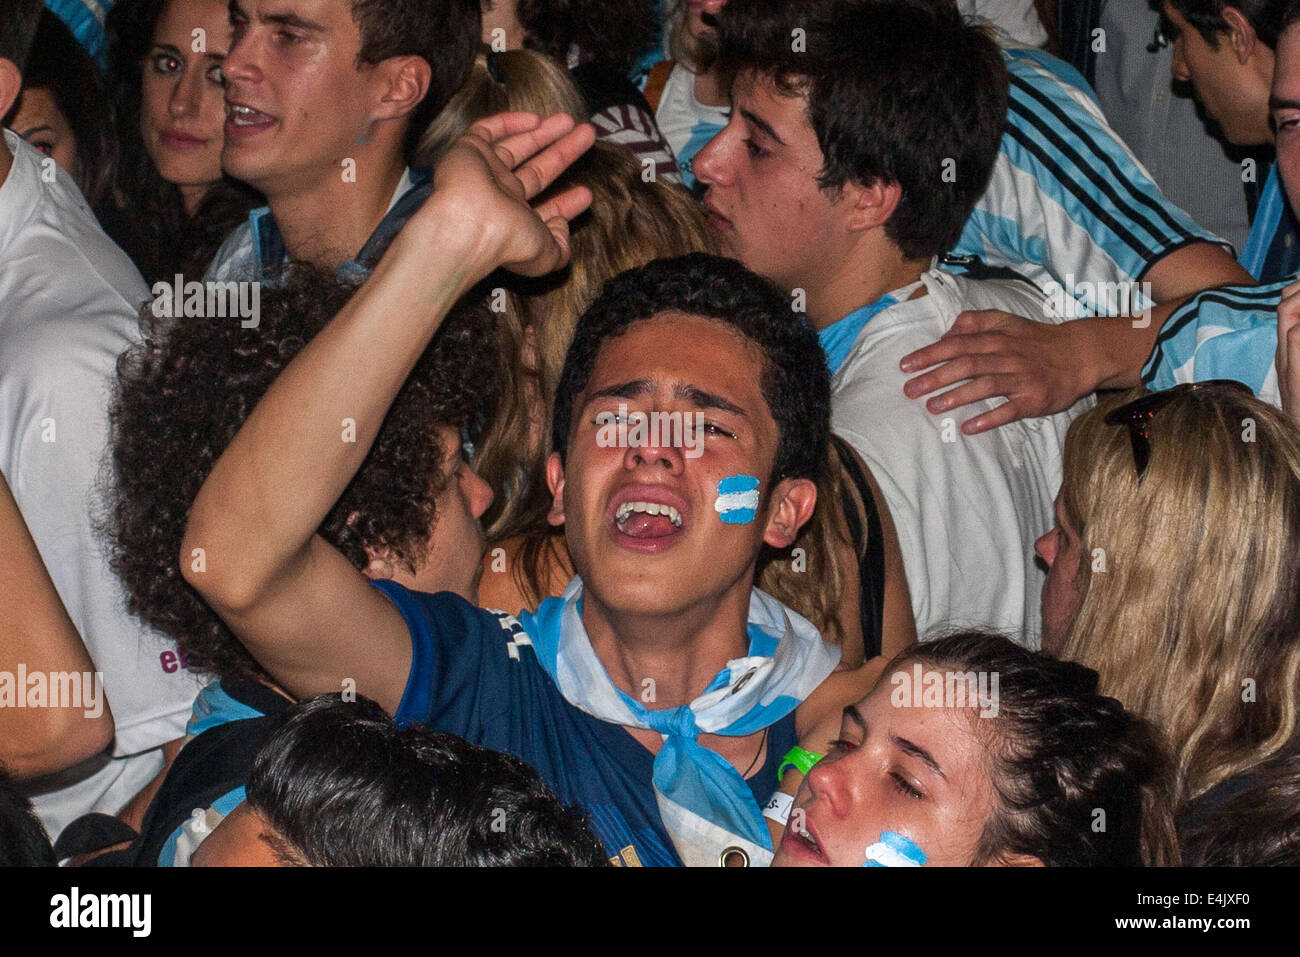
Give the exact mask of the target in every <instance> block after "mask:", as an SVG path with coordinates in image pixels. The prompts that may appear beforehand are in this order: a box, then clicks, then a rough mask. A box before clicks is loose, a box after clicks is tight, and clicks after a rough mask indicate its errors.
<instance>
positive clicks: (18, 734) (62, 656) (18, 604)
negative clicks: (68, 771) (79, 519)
mask: <svg viewBox="0 0 1300 957" xmlns="http://www.w3.org/2000/svg"><path fill="white" fill-rule="evenodd" d="M20 669H21V670H22V671H23V672H25V673H26V674H27V675H29V676H31V675H36V674H40V675H43V676H45V679H46V681H47V682H51V683H52V682H53V681H54V676H55V675H57V674H70V673H75V674H78V675H82V676H85V675H93V674H94V673H95V665H94V663H93V662H92V661H91V660H90V654H89V652H87V651H86V646H85V645H84V644H82V641H81V636H80V635H78V634H77V629H76V628H75V627H74V626H73V624H72V619H70V618H69V617H68V613H67V611H66V610H65V609H64V607H63V602H62V601H60V600H59V595H58V592H56V591H55V590H54V583H53V582H52V581H50V576H49V573H48V572H47V571H46V570H45V564H44V563H43V562H42V561H41V556H40V553H39V552H38V551H37V550H36V543H35V542H34V541H32V536H31V533H30V532H29V531H28V530H27V523H26V522H24V521H23V517H22V514H21V513H20V512H19V511H18V503H17V502H15V501H14V497H13V494H12V493H11V492H10V491H9V483H8V482H7V481H5V478H4V476H3V475H0V670H3V671H6V672H8V673H9V675H10V676H11V677H12V678H13V679H14V680H15V681H16V679H17V675H18V674H19V671H20ZM91 682H92V685H91V694H90V695H87V694H85V693H84V691H83V695H82V700H81V701H79V702H73V703H72V707H44V708H17V707H0V764H4V765H5V766H6V768H7V769H8V770H9V773H10V774H12V775H13V776H14V777H15V778H17V779H19V780H22V779H24V778H32V777H38V776H40V775H42V774H50V773H52V772H54V771H61V770H63V769H64V768H69V767H72V766H73V765H75V764H80V763H81V762H82V761H84V760H86V759H87V758H89V757H92V756H93V755H95V754H98V753H99V752H100V751H103V750H104V749H105V748H106V747H108V743H109V742H110V741H112V740H113V715H112V713H111V712H110V711H109V709H108V703H107V701H106V700H105V699H104V691H103V685H102V682H97V681H95V679H94V678H92V679H91ZM80 684H81V686H82V687H83V688H84V687H85V678H84V677H82V678H81V679H80ZM68 687H71V685H70V684H69V685H68ZM13 690H14V692H15V693H16V694H18V695H26V693H27V688H26V687H24V686H22V685H19V684H15V685H14V689H13ZM56 703H57V702H50V704H51V705H53V704H56ZM7 704H12V702H7Z"/></svg>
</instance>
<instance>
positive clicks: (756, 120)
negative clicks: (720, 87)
mask: <svg viewBox="0 0 1300 957" xmlns="http://www.w3.org/2000/svg"><path fill="white" fill-rule="evenodd" d="M740 115H741V116H743V117H744V118H745V119H746V120H748V121H749V122H750V123H751V124H752V125H754V126H756V127H758V129H759V131H760V132H761V133H762V134H763V135H764V136H766V137H768V138H769V139H773V140H775V141H776V142H778V143H780V144H781V145H782V146H785V140H783V139H781V137H779V136H777V135H776V130H774V129H772V126H771V124H770V123H768V122H767V120H765V119H763V118H762V117H760V116H759V115H758V114H756V113H754V112H753V111H752V110H746V109H743V108H742V109H741V111H740Z"/></svg>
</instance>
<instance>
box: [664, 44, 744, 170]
mask: <svg viewBox="0 0 1300 957" xmlns="http://www.w3.org/2000/svg"><path fill="white" fill-rule="evenodd" d="M729 112H730V111H729V110H728V108H727V107H726V106H710V105H709V104H707V103H701V102H700V101H699V100H697V99H696V98H695V74H694V73H692V72H691V71H690V70H688V69H686V67H684V66H683V65H682V64H680V63H677V64H674V65H673V68H672V71H671V72H669V74H668V79H667V80H666V81H665V82H664V88H663V92H662V93H660V95H659V109H657V110H656V111H655V122H656V123H658V124H659V132H660V133H662V134H663V135H664V139H666V140H667V141H668V145H669V146H671V147H672V150H673V155H674V156H675V157H677V166H678V168H679V169H680V170H681V171H682V181H683V182H684V183H685V184H686V187H687V188H688V189H693V188H694V187H695V171H694V169H693V168H692V161H693V160H694V159H695V154H696V153H698V152H699V151H700V150H701V149H703V148H704V146H705V144H707V143H708V142H709V140H711V139H713V137H715V136H717V135H718V133H719V132H721V130H722V128H723V127H724V126H726V125H727V115H728V113H729Z"/></svg>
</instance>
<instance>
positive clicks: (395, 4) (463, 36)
mask: <svg viewBox="0 0 1300 957" xmlns="http://www.w3.org/2000/svg"><path fill="white" fill-rule="evenodd" d="M351 3H352V19H353V21H354V22H355V23H356V25H357V27H358V28H359V29H360V31H361V53H360V54H359V56H358V59H359V60H360V61H361V63H364V64H368V65H371V66H373V65H374V64H376V63H382V62H383V61H384V60H387V59H389V58H390V57H395V56H419V57H423V58H424V60H425V61H426V62H427V63H428V64H429V67H430V69H431V70H432V71H433V75H432V77H431V79H430V82H429V91H428V93H426V94H425V97H424V99H423V100H421V101H420V105H419V106H417V107H416V108H415V109H414V110H413V111H412V112H411V117H410V123H411V125H410V127H408V129H407V133H406V141H405V143H404V149H405V152H406V159H407V162H410V161H411V160H412V159H413V158H414V157H415V153H416V150H417V148H418V147H419V142H420V137H421V136H423V135H424V131H425V128H426V127H428V125H429V123H430V122H432V121H433V118H434V117H435V116H437V115H438V113H439V112H441V110H442V108H443V107H444V106H446V105H447V101H448V100H450V99H451V97H452V94H454V93H455V92H456V91H457V90H459V89H460V88H461V86H462V85H464V83H465V81H466V80H467V79H469V71H470V68H471V67H472V66H473V65H474V54H475V52H476V51H477V50H478V45H479V40H480V35H481V34H482V31H483V20H482V12H481V10H480V8H479V0H351Z"/></svg>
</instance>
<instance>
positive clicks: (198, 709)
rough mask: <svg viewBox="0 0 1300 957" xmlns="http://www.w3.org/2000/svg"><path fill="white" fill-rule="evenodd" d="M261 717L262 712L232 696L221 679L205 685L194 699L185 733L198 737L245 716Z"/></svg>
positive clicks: (240, 719)
mask: <svg viewBox="0 0 1300 957" xmlns="http://www.w3.org/2000/svg"><path fill="white" fill-rule="evenodd" d="M261 717H263V714H262V712H260V711H258V710H257V709H256V708H250V707H249V706H248V705H246V704H244V702H242V701H240V700H239V699H237V698H232V697H231V696H230V695H228V694H227V693H226V690H225V689H224V688H222V687H221V682H220V681H214V682H212V683H211V684H208V685H205V686H204V688H203V690H202V691H200V692H199V694H198V697H196V698H195V699H194V709H193V712H192V713H191V715H190V722H189V724H187V725H186V726H185V734H186V735H187V736H188V737H196V736H198V735H200V734H202V733H203V732H204V731H207V730H208V729H209V728H215V727H217V726H218V725H222V724H228V723H229V722H231V721H242V720H244V719H245V718H261Z"/></svg>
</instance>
